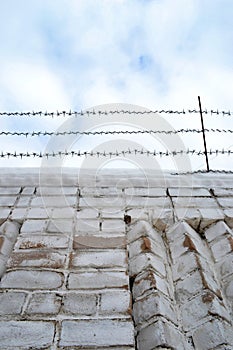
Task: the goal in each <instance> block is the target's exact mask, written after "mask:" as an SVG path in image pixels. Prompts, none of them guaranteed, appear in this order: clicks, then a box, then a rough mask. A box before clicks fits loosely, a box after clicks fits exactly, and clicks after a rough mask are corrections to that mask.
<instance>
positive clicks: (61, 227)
mask: <svg viewBox="0 0 233 350" xmlns="http://www.w3.org/2000/svg"><path fill="white" fill-rule="evenodd" d="M72 229H73V222H72V220H61V219H52V220H50V221H49V224H48V227H47V229H46V232H49V233H50V232H51V233H59V232H61V233H65V232H67V233H70V232H72Z"/></svg>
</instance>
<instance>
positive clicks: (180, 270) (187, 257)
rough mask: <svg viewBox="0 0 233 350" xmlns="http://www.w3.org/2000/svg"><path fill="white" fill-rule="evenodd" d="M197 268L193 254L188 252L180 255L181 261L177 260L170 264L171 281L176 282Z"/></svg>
mask: <svg viewBox="0 0 233 350" xmlns="http://www.w3.org/2000/svg"><path fill="white" fill-rule="evenodd" d="M197 268H198V263H197V260H196V256H195V253H193V252H188V253H186V254H184V255H182V259H177V261H176V262H175V263H174V264H172V274H173V280H174V281H177V280H179V279H180V278H183V277H185V276H186V275H187V274H188V273H190V272H192V271H194V270H196V269H197Z"/></svg>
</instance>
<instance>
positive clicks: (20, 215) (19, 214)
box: [10, 208, 28, 222]
mask: <svg viewBox="0 0 233 350" xmlns="http://www.w3.org/2000/svg"><path fill="white" fill-rule="evenodd" d="M27 211H28V209H27V208H14V209H13V211H12V214H11V216H10V217H11V219H12V220H16V221H20V222H23V221H24V219H25V218H26V215H27Z"/></svg>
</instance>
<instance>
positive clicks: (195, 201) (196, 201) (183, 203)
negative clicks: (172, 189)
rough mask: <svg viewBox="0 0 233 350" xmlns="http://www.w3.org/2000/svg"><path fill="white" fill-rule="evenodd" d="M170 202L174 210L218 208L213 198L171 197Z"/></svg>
mask: <svg viewBox="0 0 233 350" xmlns="http://www.w3.org/2000/svg"><path fill="white" fill-rule="evenodd" d="M172 202H173V204H174V206H175V208H181V207H182V208H198V209H199V208H216V209H217V208H218V203H217V202H216V200H215V199H214V198H199V197H173V198H172Z"/></svg>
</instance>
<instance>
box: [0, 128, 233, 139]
mask: <svg viewBox="0 0 233 350" xmlns="http://www.w3.org/2000/svg"><path fill="white" fill-rule="evenodd" d="M204 131H205V132H213V133H231V134H232V133H233V130H231V129H204ZM201 132H202V130H200V129H179V130H112V131H111V130H107V131H56V132H53V131H51V132H50V131H33V132H25V131H22V132H18V131H1V132H0V136H25V137H28V136H31V137H32V136H65V135H93V136H95V135H120V134H124V135H126V134H128V135H137V134H165V135H171V134H179V133H181V134H184V133H198V134H199V133H201Z"/></svg>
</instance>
